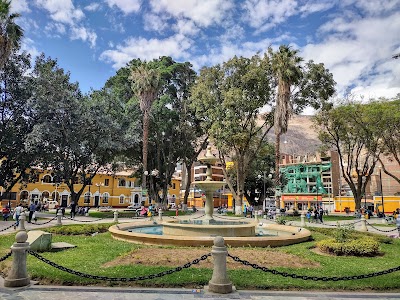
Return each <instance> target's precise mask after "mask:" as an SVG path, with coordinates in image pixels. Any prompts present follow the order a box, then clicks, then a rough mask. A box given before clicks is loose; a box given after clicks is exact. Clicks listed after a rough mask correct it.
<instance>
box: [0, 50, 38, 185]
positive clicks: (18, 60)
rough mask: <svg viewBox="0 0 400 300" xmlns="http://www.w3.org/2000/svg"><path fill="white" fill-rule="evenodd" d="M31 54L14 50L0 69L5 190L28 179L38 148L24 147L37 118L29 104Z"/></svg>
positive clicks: (0, 171) (0, 167)
mask: <svg viewBox="0 0 400 300" xmlns="http://www.w3.org/2000/svg"><path fill="white" fill-rule="evenodd" d="M29 69H30V57H29V56H28V55H27V54H26V53H22V54H17V53H16V52H13V53H12V54H11V56H9V58H8V59H7V60H6V61H5V64H4V67H3V68H1V69H0V157H1V161H0V185H1V186H2V187H3V188H5V190H6V192H7V191H10V190H11V188H12V187H13V186H14V185H15V184H16V183H17V182H21V181H24V180H28V178H29V172H28V173H27V170H28V169H29V167H30V166H31V163H32V161H33V160H34V156H35V151H31V150H29V149H27V148H26V147H25V140H26V138H27V136H28V135H29V133H30V132H31V131H32V128H33V125H34V124H35V119H34V118H33V115H32V113H31V108H30V106H29V104H28V100H29V97H30V95H31V80H30V78H29V77H28V76H26V74H27V73H28V71H29Z"/></svg>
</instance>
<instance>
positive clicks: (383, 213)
mask: <svg viewBox="0 0 400 300" xmlns="http://www.w3.org/2000/svg"><path fill="white" fill-rule="evenodd" d="M379 182H380V185H381V197H382V217H385V207H384V205H383V187H382V166H379Z"/></svg>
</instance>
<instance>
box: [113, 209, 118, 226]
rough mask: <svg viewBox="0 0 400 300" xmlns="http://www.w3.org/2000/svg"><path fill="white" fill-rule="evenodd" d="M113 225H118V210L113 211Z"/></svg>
mask: <svg viewBox="0 0 400 300" xmlns="http://www.w3.org/2000/svg"><path fill="white" fill-rule="evenodd" d="M113 222H114V223H118V210H116V211H114V219H113Z"/></svg>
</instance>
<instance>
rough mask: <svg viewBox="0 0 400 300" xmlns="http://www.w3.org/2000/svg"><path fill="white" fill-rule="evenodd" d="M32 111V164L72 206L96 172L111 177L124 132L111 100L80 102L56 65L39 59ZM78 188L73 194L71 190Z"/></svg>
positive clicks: (74, 85) (98, 95) (83, 99)
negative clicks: (61, 186) (60, 187)
mask: <svg viewBox="0 0 400 300" xmlns="http://www.w3.org/2000/svg"><path fill="white" fill-rule="evenodd" d="M33 80H34V82H33V86H32V97H31V107H32V108H33V110H34V114H35V117H36V118H37V120H38V123H37V124H35V126H34V130H33V132H32V134H31V135H30V138H29V139H28V142H29V147H30V148H32V149H38V151H39V152H40V158H38V159H37V160H36V164H37V165H38V166H40V167H41V169H44V168H51V172H52V173H53V178H54V182H55V183H59V182H64V183H65V184H66V185H67V186H68V188H69V190H70V192H71V198H72V200H73V201H75V202H77V201H78V200H79V198H80V196H81V195H82V192H83V190H84V188H85V187H86V185H88V184H91V180H92V179H93V177H94V176H95V175H96V173H98V172H111V171H112V166H113V165H112V162H113V159H114V157H115V156H116V155H117V154H118V153H119V151H121V150H122V149H123V147H124V142H125V140H124V137H125V135H124V130H125V129H126V128H124V127H123V126H121V124H120V123H119V122H118V119H115V115H116V114H117V112H116V111H115V110H116V105H114V103H115V100H116V99H115V98H112V97H108V95H107V97H106V95H105V94H102V93H101V92H97V93H93V94H92V95H91V96H90V97H89V96H84V95H82V93H81V92H80V90H79V87H78V84H77V83H71V82H70V75H69V73H65V72H64V70H63V69H61V68H60V67H59V66H58V65H57V61H55V60H53V59H51V58H45V57H44V55H43V54H42V55H41V56H39V57H38V58H37V60H36V64H35V67H34V70H33ZM76 184H82V186H81V188H80V189H78V190H76V189H75V185H76Z"/></svg>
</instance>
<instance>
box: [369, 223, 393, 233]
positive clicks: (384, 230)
mask: <svg viewBox="0 0 400 300" xmlns="http://www.w3.org/2000/svg"><path fill="white" fill-rule="evenodd" d="M367 224H368V225H369V226H371V227H372V228H374V229H375V230H378V231H380V232H392V231H396V230H397V227H396V228H394V229H390V230H382V229H379V228H377V227H375V226H374V225H372V224H371V223H368V222H367Z"/></svg>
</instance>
